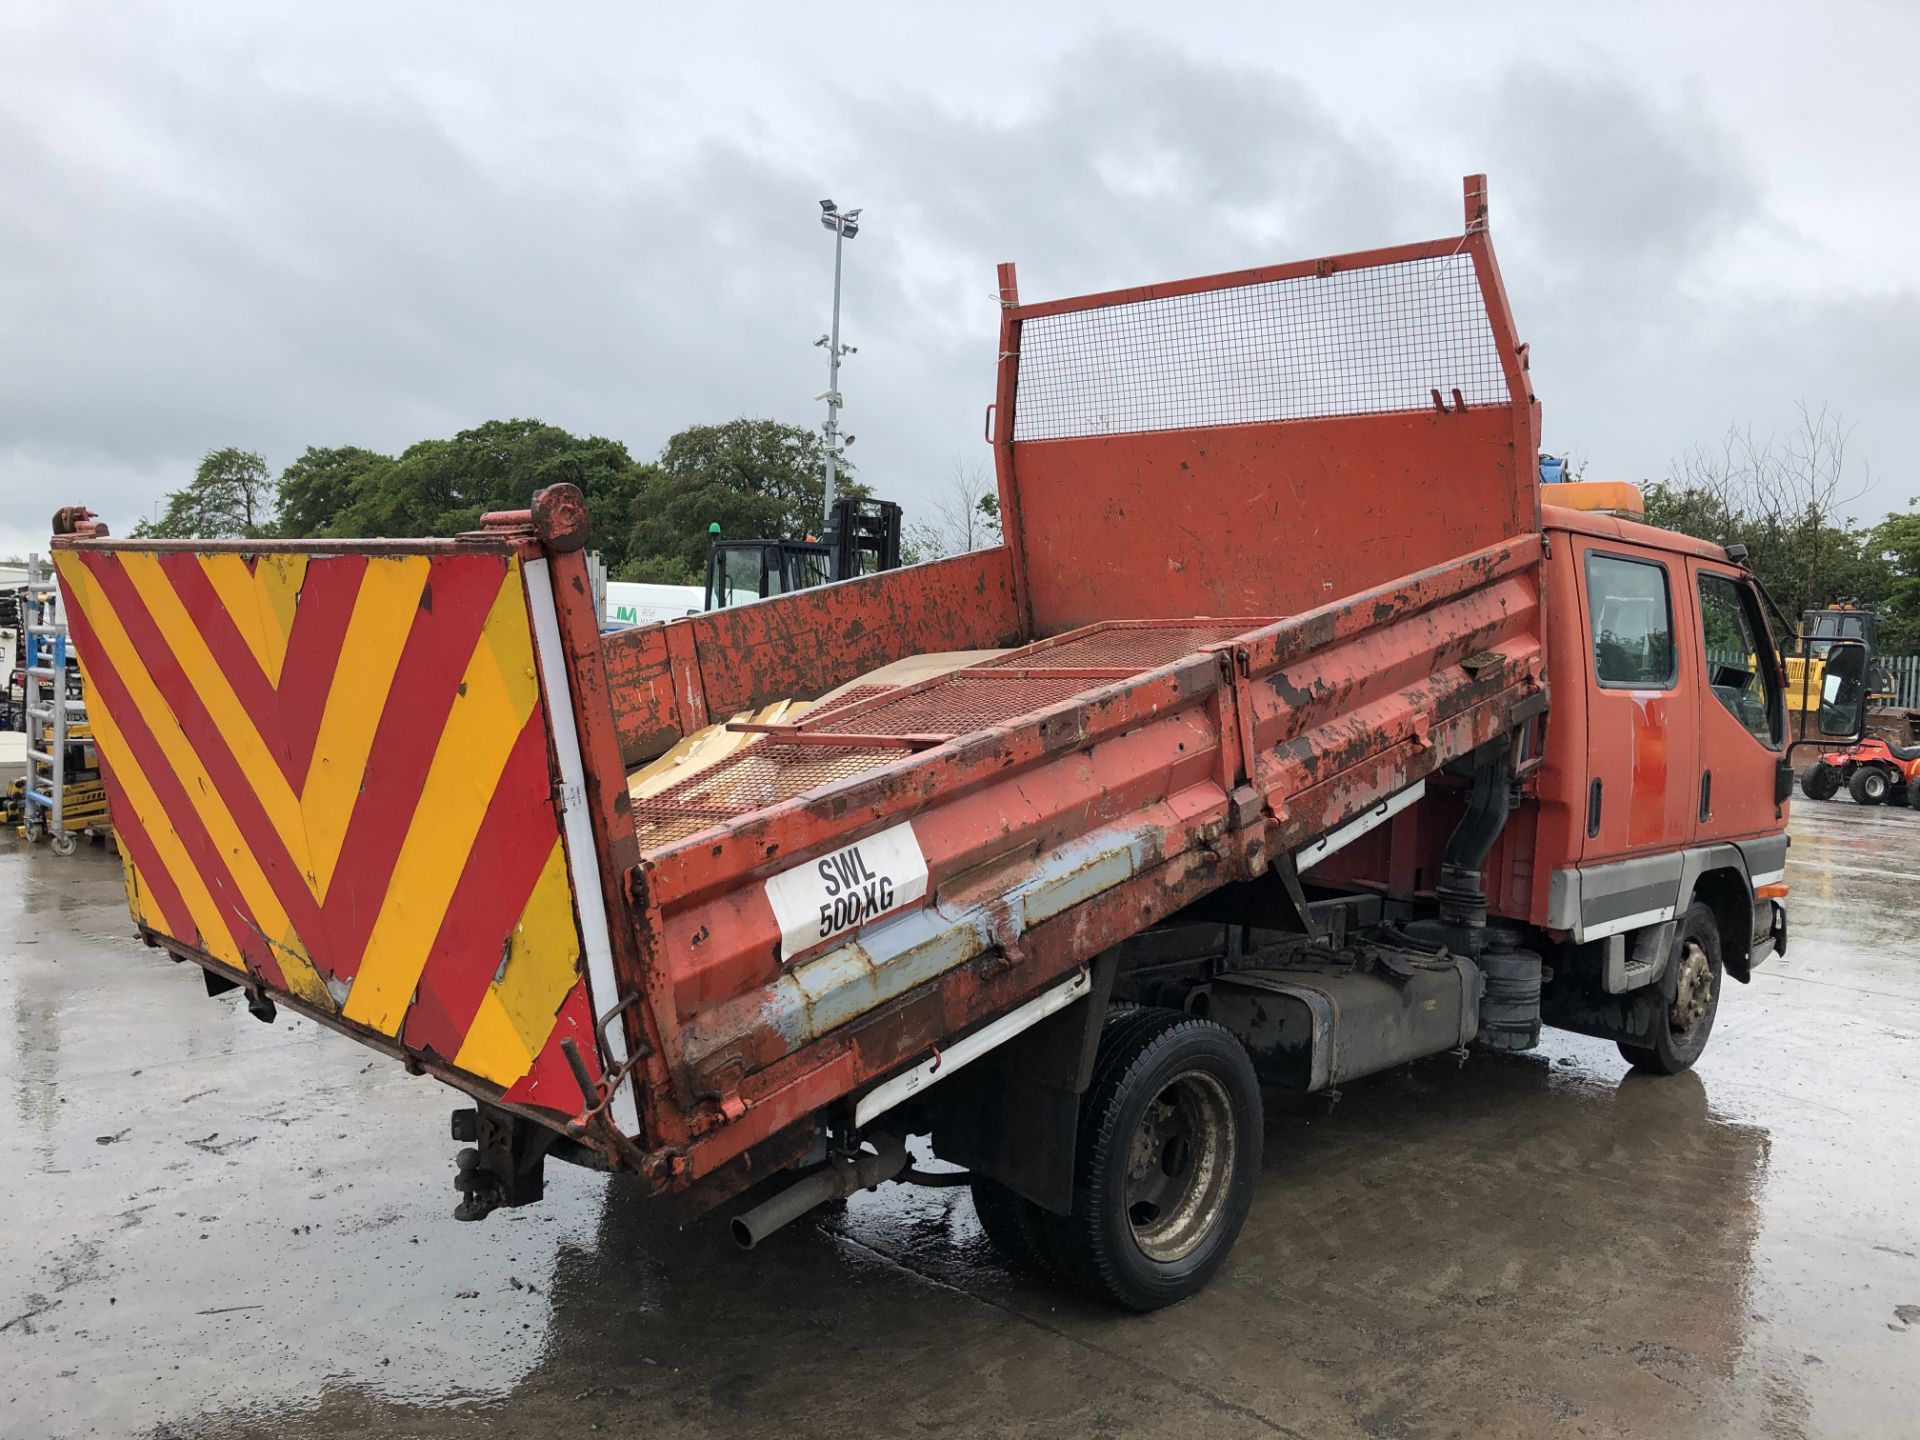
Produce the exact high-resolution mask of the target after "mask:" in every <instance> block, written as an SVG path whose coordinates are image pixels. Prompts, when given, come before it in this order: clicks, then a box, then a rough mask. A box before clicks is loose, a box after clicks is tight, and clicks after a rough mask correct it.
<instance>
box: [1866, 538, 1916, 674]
mask: <svg viewBox="0 0 1920 1440" xmlns="http://www.w3.org/2000/svg"><path fill="white" fill-rule="evenodd" d="M1907 504H1908V506H1909V507H1912V506H1913V505H1916V504H1920V500H1909V501H1908V502H1907ZM1869 544H1870V548H1871V549H1872V551H1873V552H1874V554H1875V556H1876V557H1877V558H1878V559H1879V561H1880V563H1881V564H1883V565H1884V566H1885V567H1886V571H1887V582H1886V588H1885V592H1884V595H1883V598H1882V602H1881V605H1880V609H1881V612H1882V614H1883V615H1884V616H1885V619H1884V620H1883V621H1882V622H1881V626H1880V648H1881V649H1882V650H1884V651H1885V652H1886V653H1887V654H1889V655H1913V654H1920V514H1916V513H1914V511H1913V510H1912V508H1909V509H1908V510H1907V511H1906V512H1905V513H1903V514H1893V515H1889V516H1887V518H1886V519H1885V520H1882V521H1881V522H1880V524H1879V525H1878V526H1876V527H1875V529H1874V531H1873V538H1872V540H1871V541H1870V542H1869Z"/></svg>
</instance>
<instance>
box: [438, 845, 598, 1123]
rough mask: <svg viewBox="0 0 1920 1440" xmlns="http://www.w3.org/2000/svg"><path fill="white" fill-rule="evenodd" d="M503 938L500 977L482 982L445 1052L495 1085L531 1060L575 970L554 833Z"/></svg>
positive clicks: (575, 948)
mask: <svg viewBox="0 0 1920 1440" xmlns="http://www.w3.org/2000/svg"><path fill="white" fill-rule="evenodd" d="M509 945H510V948H509V950H508V952H507V962H506V965H505V967H504V969H503V970H502V971H501V974H500V978H499V979H497V980H495V981H494V982H493V983H492V984H491V985H489V986H488V987H487V993H486V995H485V997H484V998H483V999H482V1000H481V1001H480V1008H479V1010H478V1011H476V1012H475V1014H474V1017H473V1023H472V1024H470V1025H469V1026H468V1027H467V1033H466V1036H465V1038H464V1039H463V1040H462V1041H461V1042H460V1053H459V1054H458V1055H456V1056H455V1057H454V1060H453V1063H454V1064H455V1065H456V1066H458V1067H459V1068H460V1069H462V1070H467V1071H471V1072H472V1073H473V1074H475V1075H479V1076H481V1077H483V1078H484V1079H487V1080H491V1081H493V1082H494V1084H496V1085H502V1086H505V1085H511V1084H513V1082H514V1081H516V1080H518V1079H520V1077H521V1076H523V1075H525V1074H526V1073H527V1071H528V1070H530V1069H532V1068H533V1058H534V1056H536V1055H538V1054H539V1053H540V1047H541V1046H543V1045H545V1044H546V1043H547V1036H549V1035H550V1034H552V1033H553V1025H554V1018H555V1016H556V1015H557V1014H558V1013H559V1010H560V1005H561V1002H562V1001H564V1000H565V999H566V998H567V992H568V991H569V990H571V989H572V988H573V983H574V981H575V980H576V979H577V978H578V976H579V964H580V943H579V937H578V935H577V933H576V931H575V929H574V921H573V889H572V886H571V885H570V884H569V882H568V880H567V857H566V852H565V851H564V850H562V849H561V847H560V842H559V841H558V840H557V839H556V840H555V841H554V842H553V849H552V850H551V851H549V852H548V854H547V863H546V865H545V866H544V867H543V868H542V869H541V871H540V878H539V880H538V881H536V882H535V884H534V887H533V893H532V894H531V895H529V896H528V897H527V906H526V909H525V910H524V911H522V912H521V915H520V920H519V922H518V923H517V924H516V925H515V926H514V927H513V935H512V938H511V940H510V942H509Z"/></svg>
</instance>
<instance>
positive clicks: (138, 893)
mask: <svg viewBox="0 0 1920 1440" xmlns="http://www.w3.org/2000/svg"><path fill="white" fill-rule="evenodd" d="M107 763H108V764H112V763H113V759H112V756H108V759H107ZM113 848H114V849H116V850H118V851H119V852H120V878H121V880H122V881H123V882H124V884H125V885H126V890H127V912H128V913H129V914H130V915H132V916H133V923H134V924H136V925H145V926H148V927H149V928H151V929H154V930H158V929H160V928H161V927H160V926H158V925H155V924H154V923H153V921H152V920H151V919H149V918H148V916H147V912H146V909H145V907H144V906H143V905H142V904H141V903H140V902H141V900H142V898H143V897H144V896H145V895H146V893H147V887H146V884H145V882H143V881H142V880H141V879H140V867H139V866H138V865H135V864H134V863H133V856H132V855H130V854H129V853H127V847H126V846H125V845H115V846H114V847H113Z"/></svg>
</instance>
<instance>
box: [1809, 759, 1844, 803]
mask: <svg viewBox="0 0 1920 1440" xmlns="http://www.w3.org/2000/svg"><path fill="white" fill-rule="evenodd" d="M1840 782H1841V775H1840V767H1839V766H1838V765H1829V764H1827V763H1826V762H1825V761H1824V760H1816V761H1814V762H1813V764H1811V765H1809V766H1808V767H1807V768H1806V769H1804V770H1802V771H1801V772H1800V793H1801V794H1802V795H1804V796H1806V797H1807V798H1808V799H1809V800H1831V799H1833V797H1834V796H1835V795H1838V794H1839V793H1840Z"/></svg>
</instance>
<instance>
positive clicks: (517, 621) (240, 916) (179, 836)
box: [57, 547, 597, 1113]
mask: <svg viewBox="0 0 1920 1440" xmlns="http://www.w3.org/2000/svg"><path fill="white" fill-rule="evenodd" d="M57 563H58V567H59V574H60V580H61V583H62V586H63V589H64V592H65V597H66V605H67V614H68V620H69V624H70V628H71V632H72V634H73V636H74V638H75V642H76V649H77V650H78V652H79V655H80V660H81V668H82V672H83V674H84V676H85V679H86V683H87V687H88V691H89V695H90V697H91V704H90V706H89V713H90V714H91V715H92V717H93V722H94V727H95V730H96V732H97V738H98V742H99V748H100V755H101V761H102V765H103V768H104V769H105V770H106V772H107V779H108V794H109V802H110V805H111V808H112V812H113V823H114V829H115V832H116V834H117V835H118V837H119V842H120V845H121V848H122V853H123V856H124V858H125V863H126V868H127V893H128V900H129V904H130V905H131V907H132V910H133V915H134V919H135V920H136V921H138V922H139V923H140V924H141V925H143V926H145V927H146V928H147V929H149V930H151V931H154V932H156V933H158V934H160V935H164V936H167V937H170V938H172V939H174V940H176V941H179V942H182V943H184V944H186V945H189V946H191V947H193V948H194V949H195V950H197V951H199V952H201V953H202V954H203V955H205V956H207V957H210V958H211V959H213V960H215V961H218V962H219V963H220V964H221V965H223V966H225V967H226V968H228V969H230V970H232V971H235V972H243V973H244V974H245V976H247V977H248V978H250V979H252V980H254V981H256V982H257V983H259V984H262V985H264V986H266V987H268V988H269V989H272V990H276V991H280V992H282V993H283V994H290V995H293V996H297V997H298V998H299V999H300V1000H302V1001H304V1002H305V1003H306V1004H308V1005H310V1006H313V1007H315V1008H317V1009H319V1010H321V1011H323V1012H326V1013H328V1014H330V1015H333V1016H335V1017H337V1018H338V1019H339V1020H340V1021H344V1022H347V1023H348V1024H350V1025H354V1026H358V1027H362V1028H364V1029H367V1030H371V1031H374V1032H377V1033H378V1034H380V1035H383V1036H387V1037H390V1038H392V1039H394V1040H396V1041H398V1042H399V1043H400V1044H402V1045H404V1046H405V1047H406V1048H407V1049H408V1050H410V1051H413V1052H416V1053H419V1054H422V1055H428V1056H432V1057H435V1058H437V1059H439V1060H440V1061H443V1062H445V1063H448V1064H451V1065H452V1066H454V1067H455V1068H457V1069H459V1070H462V1071H465V1072H467V1073H468V1074H470V1075H473V1076H476V1077H478V1078H480V1079H481V1080H484V1081H487V1082H489V1083H490V1084H491V1085H494V1086H498V1087H500V1088H501V1089H502V1090H504V1091H505V1092H506V1093H505V1097H504V1098H506V1099H507V1100H510V1101H519V1102H523V1103H527V1104H535V1105H545V1106H547V1107H548V1108H550V1109H555V1110H560V1111H565V1112H567V1113H574V1112H577V1111H578V1110H579V1108H580V1103H581V1102H580V1092H579V1087H578V1085H577V1084H576V1083H575V1082H574V1080H573V1078H572V1075H571V1073H570V1072H569V1071H568V1069H567V1067H566V1065H565V1062H564V1059H563V1058H562V1056H561V1054H560V1051H559V1042H560V1040H561V1039H562V1038H563V1037H564V1036H565V1035H569V1034H571V1035H575V1036H577V1037H578V1039H579V1041H580V1049H581V1051H582V1053H583V1054H585V1055H587V1056H589V1057H592V1058H593V1059H595V1060H597V1047H596V1046H595V1045H594V1044H593V1043H592V1040H591V1035H592V1016H591V1013H590V1009H589V1004H588V996H587V992H586V985H585V981H584V980H583V979H582V977H581V974H580V938H579V929H578V925H577V922H576V920H575V917H574V911H573V896H572V891H571V887H570V885H569V882H568V876H567V864H566V857H565V855H564V854H563V852H562V848H561V842H560V832H559V822H558V819H557V816H556V814H555V810H554V803H553V785H552V781H551V778H550V775H549V770H548V755H547V726H546V715H545V710H544V705H543V702H542V698H541V694H540V686H539V678H538V673H537V670H536V666H535V657H534V650H533V637H532V633H531V628H530V621H529V616H528V610H527V599H526V595H525V591H524V586H525V576H524V574H523V571H522V567H521V564H520V561H519V560H518V559H517V558H516V557H515V556H513V555H511V554H500V553H491V552H481V553H434V554H325V555H305V554H291V553H286V552H267V553H256V554H241V553H238V552H219V553H187V552H183V551H162V550H146V549H137V548H131V547H129V548H86V549H73V550H66V551H62V552H60V553H59V554H58V556H57Z"/></svg>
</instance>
